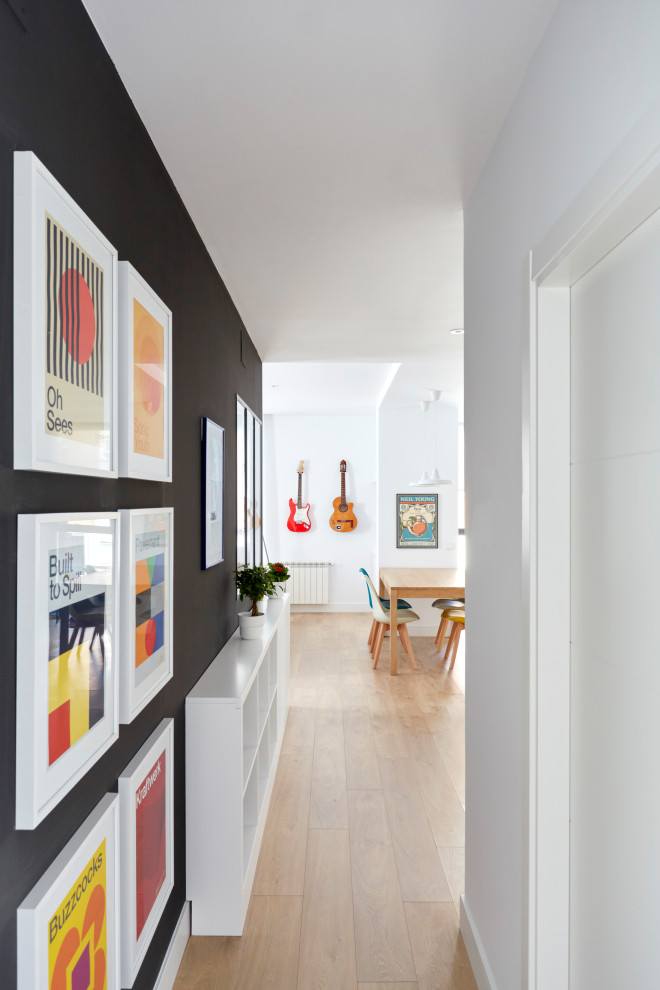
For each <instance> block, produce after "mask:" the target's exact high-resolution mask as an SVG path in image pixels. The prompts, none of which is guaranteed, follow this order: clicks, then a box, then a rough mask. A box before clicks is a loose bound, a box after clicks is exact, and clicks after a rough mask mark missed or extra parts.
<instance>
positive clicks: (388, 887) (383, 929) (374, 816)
mask: <svg viewBox="0 0 660 990" xmlns="http://www.w3.org/2000/svg"><path fill="white" fill-rule="evenodd" d="M348 797H349V825H350V842H351V869H352V878H353V910H354V915H355V946H356V955H357V975H358V979H359V980H361V981H368V980H372V981H376V982H378V981H381V982H384V981H397V980H398V981H404V982H405V981H407V980H408V981H410V980H414V979H415V976H416V974H415V965H414V962H413V957H412V950H411V948H410V940H409V938H408V927H407V923H406V915H405V911H404V909H403V900H402V897H401V889H400V887H399V878H398V873H397V867H396V860H395V858H394V850H393V848H392V842H391V839H390V832H389V827H388V824H387V815H386V813H385V802H384V799H383V792H382V791H376V790H371V791H349V795H348Z"/></svg>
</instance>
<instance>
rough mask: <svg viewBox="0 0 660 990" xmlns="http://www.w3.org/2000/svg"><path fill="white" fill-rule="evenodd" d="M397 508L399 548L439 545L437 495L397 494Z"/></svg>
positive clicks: (397, 543)
mask: <svg viewBox="0 0 660 990" xmlns="http://www.w3.org/2000/svg"><path fill="white" fill-rule="evenodd" d="M396 510H397V540H396V545H397V547H398V548H403V547H406V548H419V547H426V548H430V547H437V545H438V496H437V495H397V497H396Z"/></svg>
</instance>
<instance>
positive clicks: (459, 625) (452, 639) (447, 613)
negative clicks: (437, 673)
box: [436, 608, 465, 670]
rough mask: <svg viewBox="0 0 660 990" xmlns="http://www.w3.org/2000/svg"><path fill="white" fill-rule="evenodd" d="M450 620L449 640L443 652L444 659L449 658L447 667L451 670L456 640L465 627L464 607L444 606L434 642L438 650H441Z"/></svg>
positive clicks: (457, 640) (456, 644)
mask: <svg viewBox="0 0 660 990" xmlns="http://www.w3.org/2000/svg"><path fill="white" fill-rule="evenodd" d="M450 622H451V624H452V626H451V632H450V633H449V642H448V643H447V650H446V653H445V660H449V661H450V663H449V669H450V670H452V668H453V666H454V664H455V663H456V654H457V653H458V642H459V640H460V638H461V633H462V632H463V630H464V629H465V609H464V608H446V609H444V611H443V613H442V617H441V620H440V628H439V629H438V635H437V638H436V642H437V643H439V644H440V650H439V651H438V652H441V650H442V640H443V639H444V635H445V630H446V628H447V626H448V625H449V623H450Z"/></svg>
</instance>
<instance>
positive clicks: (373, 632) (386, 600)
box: [360, 567, 412, 652]
mask: <svg viewBox="0 0 660 990" xmlns="http://www.w3.org/2000/svg"><path fill="white" fill-rule="evenodd" d="M360 574H364V576H365V578H366V579H367V594H368V595H369V608H372V607H373V606H372V604H371V589H372V588H373V591H374V596H375V597H376V598H377V599H378V600H379V601H380V603H381V605H382V606H383V608H385V609H389V607H390V600H389V598H381V597H380V595H376V589H375V588H374V584H373V581H372V580H371V578H370V577H369V575H368V574H367V572H366V571H365V569H364V567H361V568H360ZM396 607H397V610H399V609H404V608H412V606H411V604H410V602H407V601H405V599H403V598H397V600H396ZM377 630H378V623H377V622H376V620H375V619H374V620H373V622H372V623H371V629H370V630H369V638H368V640H367V646H368V647H369V652H371V651H372V647H373V643H374V638H375V636H376V632H377Z"/></svg>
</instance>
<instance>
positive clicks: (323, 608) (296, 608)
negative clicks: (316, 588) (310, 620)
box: [291, 602, 371, 612]
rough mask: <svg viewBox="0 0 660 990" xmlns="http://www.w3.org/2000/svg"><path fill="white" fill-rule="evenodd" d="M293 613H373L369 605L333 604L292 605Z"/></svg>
mask: <svg viewBox="0 0 660 990" xmlns="http://www.w3.org/2000/svg"><path fill="white" fill-rule="evenodd" d="M291 611H292V612H371V609H370V608H369V606H368V605H354V604H352V603H350V602H347V603H344V604H342V603H337V602H332V603H330V604H328V605H292V606H291Z"/></svg>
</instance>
